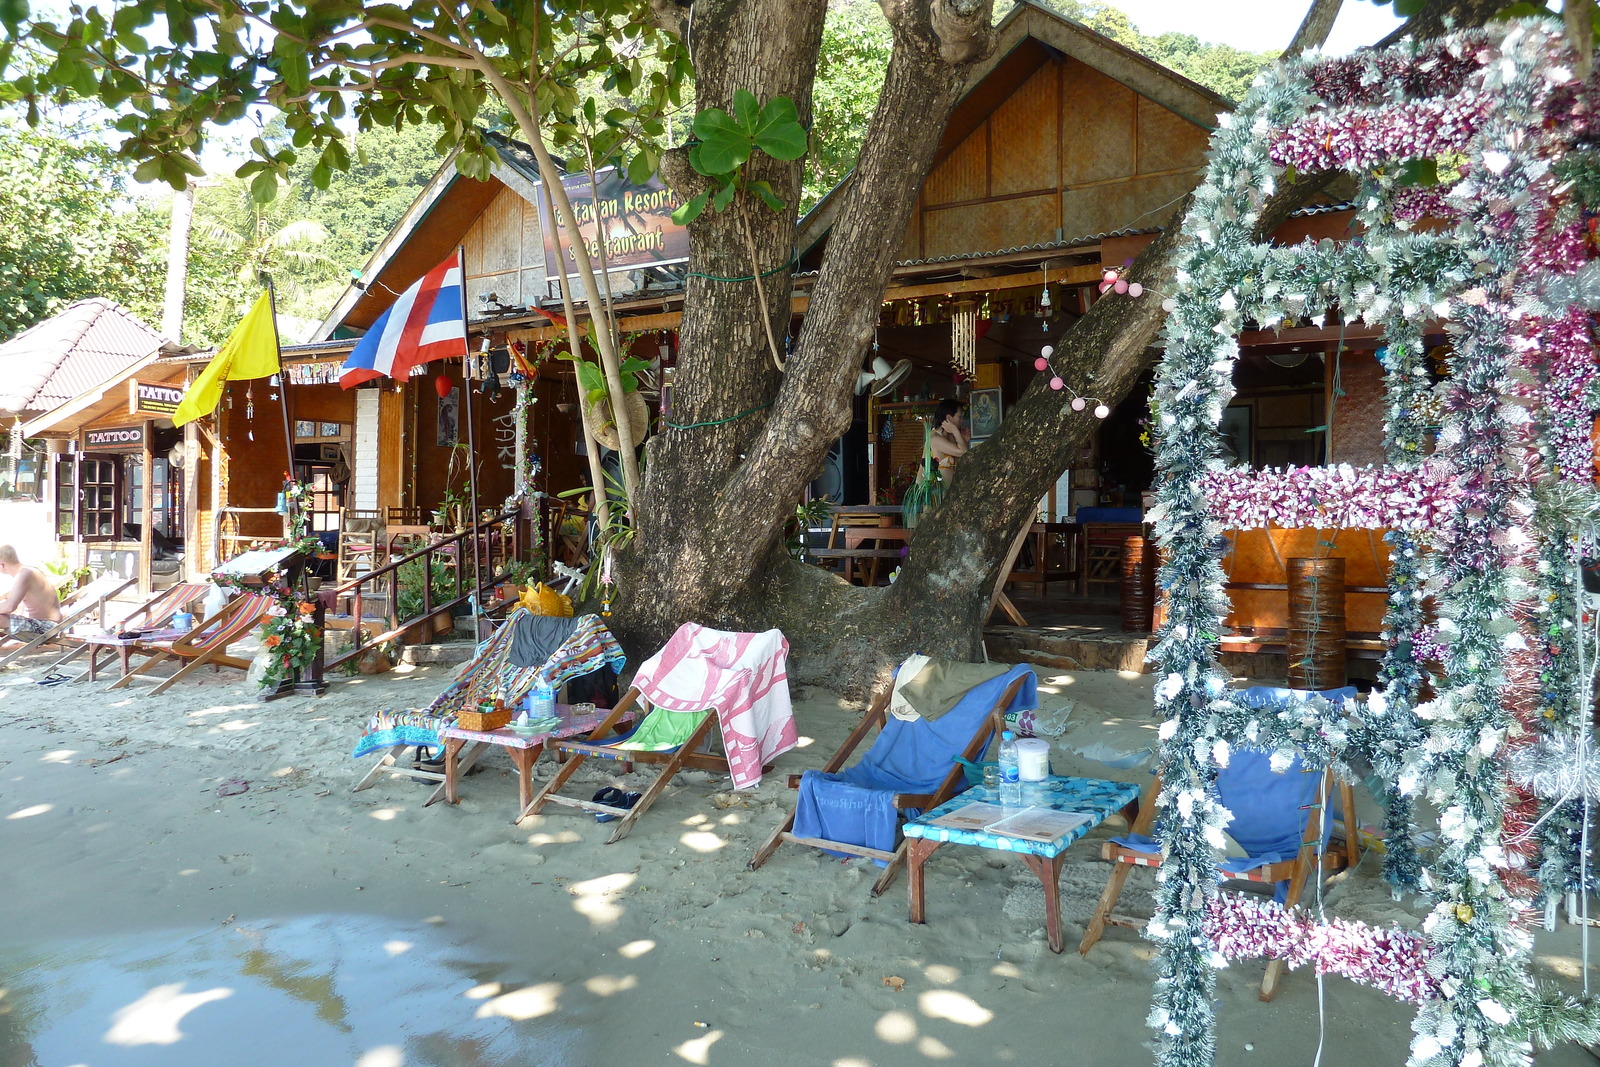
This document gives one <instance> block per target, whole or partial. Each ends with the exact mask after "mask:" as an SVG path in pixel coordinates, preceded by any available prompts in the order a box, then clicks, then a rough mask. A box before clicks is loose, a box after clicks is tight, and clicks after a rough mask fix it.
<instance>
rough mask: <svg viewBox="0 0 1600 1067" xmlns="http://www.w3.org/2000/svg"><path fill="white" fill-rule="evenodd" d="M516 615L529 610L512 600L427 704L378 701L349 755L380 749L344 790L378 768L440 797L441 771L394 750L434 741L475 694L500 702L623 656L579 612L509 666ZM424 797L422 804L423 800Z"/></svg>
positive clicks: (370, 779) (363, 784) (598, 625)
mask: <svg viewBox="0 0 1600 1067" xmlns="http://www.w3.org/2000/svg"><path fill="white" fill-rule="evenodd" d="M523 616H528V617H529V618H532V617H533V616H532V613H531V612H529V611H528V609H527V608H518V609H517V610H516V611H514V612H513V613H512V615H511V618H510V619H508V620H507V621H506V623H505V625H503V626H501V627H500V628H499V629H498V630H496V631H495V632H494V633H493V634H490V635H489V637H488V638H487V639H486V640H485V641H483V642H482V643H481V644H479V645H478V648H477V651H475V652H474V653H473V655H472V658H471V659H469V660H467V662H465V663H463V664H462V665H461V667H460V669H459V670H457V671H456V674H455V677H454V678H453V679H451V682H450V684H449V685H448V686H446V687H445V690H444V692H442V693H440V694H439V695H438V696H437V697H435V698H434V699H433V702H432V703H430V704H429V705H428V706H427V707H425V708H423V709H421V710H420V711H416V710H397V709H393V708H382V709H380V710H379V711H378V712H377V713H376V714H375V715H373V716H372V718H371V719H369V720H368V721H367V726H366V729H365V730H364V731H362V734H361V738H360V740H358V741H357V742H356V747H355V751H353V752H352V753H351V754H350V755H351V757H352V758H354V759H360V758H361V757H363V756H366V755H369V754H371V753H373V752H376V751H378V750H380V749H381V750H382V751H383V755H382V756H380V757H379V758H378V761H377V763H375V764H373V766H372V767H371V768H369V769H368V771H367V773H366V774H365V775H363V776H362V778H361V780H360V781H359V782H357V783H356V784H355V786H354V788H352V789H351V792H353V793H354V792H359V791H361V790H363V789H367V788H369V787H370V786H371V785H372V784H373V783H375V782H376V781H377V780H378V778H379V777H380V776H381V775H383V774H384V773H385V772H386V771H387V772H389V773H391V774H399V775H403V776H405V777H408V778H417V779H420V780H422V781H428V782H436V783H438V788H437V789H435V790H434V792H433V794H432V795H431V796H430V797H429V798H428V801H427V804H432V803H434V802H435V801H438V800H442V799H443V798H444V772H443V771H442V770H429V769H427V768H406V767H401V766H399V765H398V764H397V763H396V760H397V758H398V757H399V755H400V753H401V752H403V751H405V749H407V748H408V747H410V746H412V745H416V746H418V747H421V748H439V747H442V746H443V744H444V742H443V739H441V738H440V736H439V731H441V730H443V729H444V728H445V727H447V726H454V725H455V721H456V716H457V715H459V714H460V713H461V711H462V709H464V708H470V707H473V706H475V705H476V704H477V703H478V701H480V700H494V699H499V700H501V701H503V702H504V703H505V704H507V705H512V704H515V703H517V702H518V701H520V700H521V699H522V698H523V697H524V696H526V695H527V694H528V692H529V691H530V690H531V689H533V687H534V686H535V685H536V684H538V683H539V682H541V681H543V682H544V683H545V684H546V685H548V686H549V687H550V688H551V689H553V690H557V691H559V690H560V688H561V687H562V686H563V685H565V684H566V683H567V682H569V681H571V680H572V679H574V678H581V677H583V676H584V675H586V674H589V673H591V672H593V671H597V670H599V669H600V668H601V667H610V668H611V669H613V670H621V669H622V667H624V666H625V665H626V664H627V656H626V655H625V654H624V653H623V651H622V646H621V645H619V644H617V639H616V638H615V637H612V636H611V631H610V630H607V629H606V627H605V624H604V623H603V622H602V621H601V620H600V616H598V615H582V616H579V617H578V618H577V619H576V620H575V621H574V626H573V629H572V632H571V634H569V635H568V636H567V638H566V639H565V640H563V641H562V642H561V644H560V645H559V646H558V647H557V648H556V649H555V651H554V652H552V653H551V654H550V656H549V658H548V659H546V660H545V661H544V662H543V663H541V664H539V665H538V666H534V667H517V666H515V665H513V664H512V663H511V662H510V657H511V641H512V637H513V635H514V634H515V633H516V629H517V626H518V625H519V624H520V623H519V620H520V619H521V618H522V617H523ZM478 755H479V752H478V751H477V750H475V751H473V752H472V753H471V754H469V755H468V756H467V757H466V758H465V759H464V760H463V761H462V766H461V769H460V773H462V774H465V773H466V772H467V771H468V770H469V769H470V768H471V767H472V764H473V763H474V762H476V760H477V757H478ZM427 804H424V805H423V806H424V807H426V806H427Z"/></svg>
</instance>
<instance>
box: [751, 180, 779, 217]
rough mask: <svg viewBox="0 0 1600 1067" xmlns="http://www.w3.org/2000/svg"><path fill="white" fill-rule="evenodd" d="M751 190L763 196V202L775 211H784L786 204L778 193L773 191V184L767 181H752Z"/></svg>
mask: <svg viewBox="0 0 1600 1067" xmlns="http://www.w3.org/2000/svg"><path fill="white" fill-rule="evenodd" d="M750 191H751V192H752V193H755V194H756V195H757V196H759V197H760V198H761V202H762V203H763V204H765V205H767V206H768V207H770V208H771V209H772V210H773V211H776V212H779V213H780V214H781V213H782V212H783V209H784V207H785V206H786V205H785V204H784V202H783V200H782V199H781V198H780V197H779V196H778V194H777V193H775V192H773V191H772V186H771V185H768V184H767V183H766V182H751V183H750Z"/></svg>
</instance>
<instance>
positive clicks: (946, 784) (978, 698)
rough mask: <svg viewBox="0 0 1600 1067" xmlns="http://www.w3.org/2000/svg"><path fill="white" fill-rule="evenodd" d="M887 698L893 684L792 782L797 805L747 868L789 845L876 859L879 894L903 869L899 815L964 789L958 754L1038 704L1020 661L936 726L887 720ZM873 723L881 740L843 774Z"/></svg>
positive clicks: (974, 752) (978, 747)
mask: <svg viewBox="0 0 1600 1067" xmlns="http://www.w3.org/2000/svg"><path fill="white" fill-rule="evenodd" d="M892 692H893V689H892V687H891V686H888V685H886V686H884V688H883V689H882V690H881V691H880V692H879V693H878V694H877V696H876V697H875V698H874V699H873V701H872V704H871V706H869V707H868V708H867V713H866V715H865V716H863V717H862V719H861V722H860V723H858V724H857V725H856V727H855V729H854V730H852V731H851V732H850V736H849V737H847V738H846V739H845V742H844V744H843V745H842V746H840V748H839V751H838V752H835V753H834V754H833V758H832V759H830V760H829V761H828V762H827V764H826V765H825V766H823V768H822V769H821V770H820V771H806V772H805V773H804V774H803V775H800V776H799V777H798V779H797V780H791V782H790V784H791V785H798V786H799V789H800V798H799V802H798V803H797V804H796V805H795V810H794V811H793V812H792V813H791V814H790V815H789V817H788V819H786V820H785V821H784V823H783V825H782V826H780V827H778V829H777V831H776V832H774V833H773V835H772V836H771V837H769V838H768V839H767V840H766V842H765V843H764V844H762V846H761V847H760V848H759V849H757V850H756V854H755V856H754V858H752V859H751V860H750V869H751V870H755V869H756V868H758V867H760V866H761V865H762V864H763V863H765V862H766V861H767V860H768V859H769V858H771V856H772V854H773V853H774V852H775V851H777V848H778V846H779V845H781V844H783V843H784V842H785V841H789V842H793V843H794V844H798V845H809V846H811V847H813V848H820V849H823V850H825V851H828V852H831V853H833V854H835V855H849V856H866V857H869V858H871V859H873V860H875V861H877V862H878V863H879V864H880V865H882V866H884V867H885V870H884V872H883V874H882V876H881V877H879V879H878V881H877V883H876V884H875V885H873V887H872V893H873V895H874V896H877V895H878V894H880V893H882V892H883V891H884V890H885V889H887V888H888V887H889V884H890V883H891V882H893V881H894V878H895V875H896V874H898V873H899V871H900V868H901V867H903V866H904V865H905V859H906V844H905V839H904V838H903V837H902V836H901V834H900V824H901V821H902V817H903V816H908V815H909V816H912V817H914V816H915V814H916V813H917V812H919V811H926V810H928V809H929V808H936V807H938V806H939V805H940V804H943V803H944V802H945V801H947V800H949V799H950V798H951V797H953V796H956V795H957V794H958V793H961V792H963V791H965V789H966V788H967V781H966V775H965V773H964V772H963V768H962V765H961V764H960V763H958V762H956V759H955V757H957V756H960V757H962V758H963V759H966V760H976V759H979V758H981V757H982V755H983V752H984V750H985V749H987V748H988V747H989V742H990V740H991V739H992V738H993V737H994V736H995V734H996V733H997V732H998V731H1000V730H1003V729H1005V714H1006V712H1007V711H1009V710H1011V709H1013V708H1016V709H1022V708H1031V707H1035V706H1037V703H1038V696H1037V693H1038V678H1037V677H1036V676H1035V675H1034V673H1033V668H1031V667H1029V666H1027V665H1026V664H1018V665H1017V666H1015V667H1013V668H1011V670H1009V671H1007V672H1006V673H1004V674H1001V675H998V676H996V677H994V678H990V679H989V680H988V681H985V682H980V683H979V684H977V685H975V686H973V687H972V688H971V689H968V690H967V691H966V693H965V694H963V695H962V696H961V698H960V700H959V701H958V702H957V703H956V704H955V706H954V707H952V708H951V709H950V710H949V711H946V712H945V713H944V714H943V715H941V716H940V717H939V718H937V719H933V720H929V719H925V718H918V719H913V720H910V721H907V720H903V719H898V718H894V717H892V716H890V715H889V714H888V707H889V700H890V696H891V695H892ZM874 727H876V728H877V729H878V737H877V739H876V740H875V741H874V742H873V743H872V747H871V748H870V749H868V750H867V753H866V755H864V756H862V757H861V759H860V761H859V762H857V763H856V764H855V766H853V767H851V768H850V769H849V770H845V771H841V770H840V768H841V767H843V766H844V763H845V761H846V760H848V759H849V758H850V756H851V754H852V753H853V752H854V751H855V750H856V747H857V746H859V745H860V744H861V742H862V741H863V740H865V739H866V736H867V734H868V733H870V732H871V731H872V729H873V728H874Z"/></svg>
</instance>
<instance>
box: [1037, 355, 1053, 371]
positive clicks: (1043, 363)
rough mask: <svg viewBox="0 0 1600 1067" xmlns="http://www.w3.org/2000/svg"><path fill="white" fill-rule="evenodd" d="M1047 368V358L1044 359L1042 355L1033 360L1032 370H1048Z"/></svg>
mask: <svg viewBox="0 0 1600 1067" xmlns="http://www.w3.org/2000/svg"><path fill="white" fill-rule="evenodd" d="M1049 368H1050V361H1049V360H1048V359H1045V358H1044V357H1043V356H1040V357H1039V358H1038V359H1036V360H1034V361H1033V369H1034V370H1048V369H1049Z"/></svg>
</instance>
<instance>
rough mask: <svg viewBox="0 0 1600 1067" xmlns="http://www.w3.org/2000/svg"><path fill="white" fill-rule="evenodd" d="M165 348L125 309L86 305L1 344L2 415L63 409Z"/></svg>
mask: <svg viewBox="0 0 1600 1067" xmlns="http://www.w3.org/2000/svg"><path fill="white" fill-rule="evenodd" d="M165 343H166V342H165V339H164V338H163V337H162V336H161V334H159V333H157V332H156V331H155V330H152V329H151V328H150V327H148V326H146V325H145V324H144V323H142V322H140V321H139V319H138V318H137V317H135V315H134V314H133V312H131V311H129V310H128V309H127V308H125V307H123V306H122V305H120V304H117V303H115V302H113V301H111V300H106V299H104V298H102V297H94V298H92V299H89V300H80V301H79V302H78V303H76V304H73V305H72V306H71V307H69V308H67V309H66V310H65V311H63V312H61V313H60V314H58V315H55V316H53V317H52V318H48V319H46V320H44V321H43V322H41V323H38V324H36V325H34V326H30V327H29V328H28V329H26V330H24V331H22V332H21V333H19V334H17V336H15V337H13V338H12V339H11V340H9V341H7V342H6V343H5V344H3V345H0V411H4V412H10V413H20V412H44V411H49V410H50V409H52V408H55V407H59V406H60V405H62V404H65V403H66V402H67V401H69V400H71V399H72V398H73V397H75V396H78V395H79V394H81V393H84V392H87V391H88V390H90V389H93V388H94V387H95V386H97V385H99V384H100V383H101V382H103V381H105V380H106V379H107V378H110V377H112V376H113V375H115V374H117V373H118V372H120V371H123V370H125V369H127V368H128V367H129V366H130V365H132V364H133V363H136V362H138V361H139V360H141V359H144V358H145V357H146V356H148V355H150V353H152V352H154V351H156V350H158V349H159V348H161V346H162V345H163V344H165Z"/></svg>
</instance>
